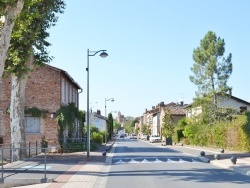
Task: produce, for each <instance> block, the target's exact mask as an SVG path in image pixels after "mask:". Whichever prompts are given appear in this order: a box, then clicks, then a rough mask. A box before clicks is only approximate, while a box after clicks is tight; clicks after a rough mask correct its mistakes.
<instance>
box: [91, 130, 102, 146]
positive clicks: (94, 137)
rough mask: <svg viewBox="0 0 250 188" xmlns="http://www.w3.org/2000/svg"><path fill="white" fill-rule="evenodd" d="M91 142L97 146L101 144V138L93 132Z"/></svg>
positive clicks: (100, 135)
mask: <svg viewBox="0 0 250 188" xmlns="http://www.w3.org/2000/svg"><path fill="white" fill-rule="evenodd" d="M92 140H93V141H94V142H96V143H98V144H102V141H103V136H102V134H101V133H99V132H93V133H92Z"/></svg>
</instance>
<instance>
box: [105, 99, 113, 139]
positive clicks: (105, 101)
mask: <svg viewBox="0 0 250 188" xmlns="http://www.w3.org/2000/svg"><path fill="white" fill-rule="evenodd" d="M107 101H111V102H114V101H115V99H114V98H110V99H106V98H105V118H107V112H106V102H107ZM105 126H106V127H105V144H107V121H106V124H105Z"/></svg>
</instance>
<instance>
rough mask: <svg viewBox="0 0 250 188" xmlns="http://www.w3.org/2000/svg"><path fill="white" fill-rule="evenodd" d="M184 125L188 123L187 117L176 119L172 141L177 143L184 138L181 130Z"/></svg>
mask: <svg viewBox="0 0 250 188" xmlns="http://www.w3.org/2000/svg"><path fill="white" fill-rule="evenodd" d="M186 125H188V120H187V118H182V119H180V120H179V121H178V123H177V126H176V127H175V129H174V134H173V141H174V142H177V143H178V142H180V141H181V139H183V138H184V134H183V131H184V129H185V126H186Z"/></svg>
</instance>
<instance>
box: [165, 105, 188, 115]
mask: <svg viewBox="0 0 250 188" xmlns="http://www.w3.org/2000/svg"><path fill="white" fill-rule="evenodd" d="M166 108H167V109H170V113H171V114H172V115H186V113H185V110H184V109H183V107H182V106H170V107H166Z"/></svg>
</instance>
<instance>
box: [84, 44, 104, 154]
mask: <svg viewBox="0 0 250 188" xmlns="http://www.w3.org/2000/svg"><path fill="white" fill-rule="evenodd" d="M105 51H106V50H99V51H89V49H88V50H87V68H86V71H87V157H89V153H90V126H89V56H95V55H96V54H97V53H99V52H101V54H100V56H101V57H102V58H105V57H107V56H108V54H107V53H106V52H105Z"/></svg>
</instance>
